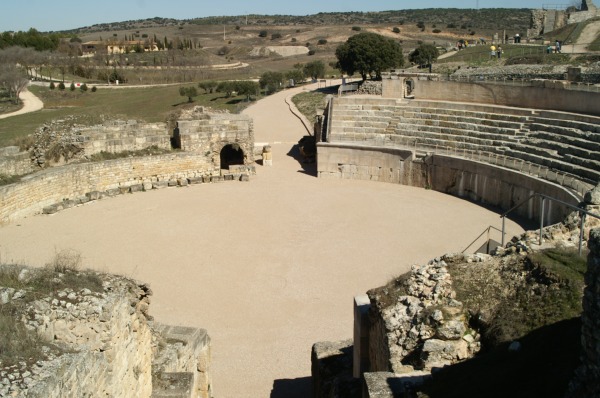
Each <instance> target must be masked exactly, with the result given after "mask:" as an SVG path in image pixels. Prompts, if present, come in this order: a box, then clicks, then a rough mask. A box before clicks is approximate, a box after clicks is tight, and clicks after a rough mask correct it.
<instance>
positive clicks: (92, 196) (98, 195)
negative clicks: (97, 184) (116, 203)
mask: <svg viewBox="0 0 600 398" xmlns="http://www.w3.org/2000/svg"><path fill="white" fill-rule="evenodd" d="M85 196H87V197H88V199H89V200H98V199H100V198H101V197H102V195H101V193H100V192H98V191H92V192H88V193H86V194H85Z"/></svg>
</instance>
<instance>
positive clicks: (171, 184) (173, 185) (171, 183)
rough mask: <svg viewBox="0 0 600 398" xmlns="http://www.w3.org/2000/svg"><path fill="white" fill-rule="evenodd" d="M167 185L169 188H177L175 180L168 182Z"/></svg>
mask: <svg viewBox="0 0 600 398" xmlns="http://www.w3.org/2000/svg"><path fill="white" fill-rule="evenodd" d="M168 185H169V186H170V187H176V186H177V180H169V183H168Z"/></svg>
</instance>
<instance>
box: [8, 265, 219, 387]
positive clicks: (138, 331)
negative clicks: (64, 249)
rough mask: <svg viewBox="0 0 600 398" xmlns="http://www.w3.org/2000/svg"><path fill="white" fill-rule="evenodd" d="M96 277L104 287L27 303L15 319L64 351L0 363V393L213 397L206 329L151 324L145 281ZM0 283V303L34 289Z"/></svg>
mask: <svg viewBox="0 0 600 398" xmlns="http://www.w3.org/2000/svg"><path fill="white" fill-rule="evenodd" d="M32 272H36V271H35V270H34V271H28V272H27V271H21V272H20V275H28V274H31V273H32ZM66 272H67V273H68V272H73V271H66ZM99 277H100V278H101V279H102V280H103V287H104V289H103V291H102V292H92V291H90V290H89V289H86V288H83V289H81V290H79V291H74V290H72V289H69V288H66V289H63V290H58V291H56V292H54V293H52V294H51V295H50V296H48V297H43V298H39V299H37V300H35V301H32V302H30V303H29V304H28V305H27V307H26V310H25V311H26V314H27V316H23V318H22V320H21V321H22V322H25V326H26V327H27V328H28V329H29V330H31V331H34V332H36V333H37V334H38V335H39V336H40V338H41V339H42V341H44V342H45V343H51V344H52V345H54V346H58V347H60V348H61V352H63V354H60V353H59V354H51V355H49V356H48V358H46V359H39V360H37V362H35V360H36V359H35V358H33V361H34V363H33V364H29V365H27V366H24V367H23V366H20V367H18V368H16V367H11V368H5V369H1V368H0V374H2V375H3V380H2V382H0V396H27V397H39V398H52V397H56V398H59V397H99V396H106V397H123V398H129V397H171V398H184V397H185V398H188V397H189V398H196V397H198V398H210V397H212V392H211V391H212V386H211V377H210V338H209V337H208V335H207V333H206V331H205V330H202V329H196V328H183V327H172V326H171V327H170V326H165V325H158V324H157V325H154V324H153V322H151V319H152V317H151V316H150V315H149V314H148V309H149V304H150V296H151V294H152V292H151V291H150V289H149V287H148V286H147V285H143V284H140V283H137V282H135V281H133V280H130V279H127V278H123V277H116V276H112V275H99ZM0 290H1V291H2V303H3V304H7V303H11V302H14V303H15V304H18V302H19V301H21V300H23V299H24V298H27V296H28V295H29V294H32V293H29V290H28V289H27V288H25V289H24V290H20V291H15V289H11V288H1V287H0ZM15 321H16V322H18V321H17V320H15ZM23 364H25V362H23Z"/></svg>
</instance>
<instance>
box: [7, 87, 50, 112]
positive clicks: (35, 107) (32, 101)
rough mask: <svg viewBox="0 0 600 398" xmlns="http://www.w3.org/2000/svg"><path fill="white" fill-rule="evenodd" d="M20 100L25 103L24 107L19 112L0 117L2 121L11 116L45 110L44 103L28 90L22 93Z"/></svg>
mask: <svg viewBox="0 0 600 398" xmlns="http://www.w3.org/2000/svg"><path fill="white" fill-rule="evenodd" d="M19 98H20V99H21V101H23V107H22V108H21V109H19V110H18V111H15V112H11V113H6V114H4V115H0V119H6V118H7V117H11V116H17V115H23V114H25V113H29V112H35V111H39V110H40V109H43V108H44V103H43V102H42V100H41V99H39V98H38V97H36V96H35V95H34V94H33V93H32V92H31V91H29V90H27V89H25V90H23V91H21V94H20V95H19Z"/></svg>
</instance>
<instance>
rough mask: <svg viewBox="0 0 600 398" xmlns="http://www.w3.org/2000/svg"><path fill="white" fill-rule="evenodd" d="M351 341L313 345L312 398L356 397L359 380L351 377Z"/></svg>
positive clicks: (358, 389)
mask: <svg viewBox="0 0 600 398" xmlns="http://www.w3.org/2000/svg"><path fill="white" fill-rule="evenodd" d="M352 352H353V347H352V340H351V339H350V340H343V341H336V342H328V341H327V342H319V343H315V344H314V345H313V347H312V352H311V375H312V380H313V397H315V398H333V397H339V398H343V397H348V396H356V393H357V392H358V391H360V379H355V378H353V376H352Z"/></svg>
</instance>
